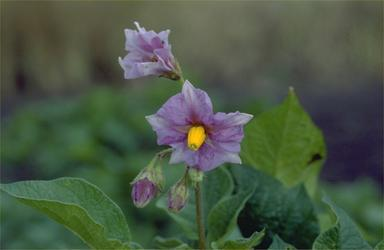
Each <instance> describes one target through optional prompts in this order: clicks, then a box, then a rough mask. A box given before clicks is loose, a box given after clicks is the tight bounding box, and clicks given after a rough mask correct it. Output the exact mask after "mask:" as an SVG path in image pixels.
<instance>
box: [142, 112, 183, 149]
mask: <svg viewBox="0 0 384 250" xmlns="http://www.w3.org/2000/svg"><path fill="white" fill-rule="evenodd" d="M145 118H146V119H147V121H148V122H149V124H150V125H151V126H152V129H153V130H154V131H155V132H156V134H157V144H159V145H170V144H172V143H178V142H182V141H185V139H186V136H187V134H186V132H185V131H188V128H187V127H185V126H177V125H174V124H172V123H171V121H169V120H167V119H164V118H163V117H161V116H159V115H157V114H154V115H150V116H146V117H145Z"/></svg>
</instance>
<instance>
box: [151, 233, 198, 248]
mask: <svg viewBox="0 0 384 250" xmlns="http://www.w3.org/2000/svg"><path fill="white" fill-rule="evenodd" d="M155 243H156V246H157V247H158V248H159V249H192V248H191V247H190V246H188V244H186V243H184V242H182V241H181V240H179V239H176V238H168V239H165V238H163V237H160V236H157V237H156V238H155Z"/></svg>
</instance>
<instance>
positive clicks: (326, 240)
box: [313, 197, 372, 249]
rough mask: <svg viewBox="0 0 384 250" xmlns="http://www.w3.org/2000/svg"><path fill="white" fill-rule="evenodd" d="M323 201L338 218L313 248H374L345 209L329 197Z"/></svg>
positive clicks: (320, 236)
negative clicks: (363, 236)
mask: <svg viewBox="0 0 384 250" xmlns="http://www.w3.org/2000/svg"><path fill="white" fill-rule="evenodd" d="M323 201H324V202H325V203H327V204H328V206H329V207H330V208H331V209H332V211H333V213H334V214H335V215H336V218H337V220H336V224H335V225H334V226H332V227H331V228H329V229H328V230H327V231H325V232H324V233H322V234H320V235H319V236H318V237H317V238H316V240H315V242H314V243H313V249H372V247H371V246H370V245H369V244H368V243H367V242H366V241H365V240H364V239H363V238H362V237H361V234H360V232H359V230H358V229H357V226H356V225H355V223H354V222H353V221H352V219H351V218H350V217H349V216H348V215H347V214H346V213H345V212H344V210H343V209H341V208H339V207H337V206H336V205H335V204H334V203H333V202H332V201H331V200H330V199H329V198H328V197H324V199H323Z"/></svg>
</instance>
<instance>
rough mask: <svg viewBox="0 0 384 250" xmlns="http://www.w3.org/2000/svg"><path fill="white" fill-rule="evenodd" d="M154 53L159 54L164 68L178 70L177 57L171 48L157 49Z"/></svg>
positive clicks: (158, 56)
mask: <svg viewBox="0 0 384 250" xmlns="http://www.w3.org/2000/svg"><path fill="white" fill-rule="evenodd" d="M153 53H154V54H155V55H156V56H157V59H158V60H159V62H160V63H161V64H162V66H163V67H164V69H166V70H168V71H175V70H176V68H175V67H176V63H175V58H174V57H173V55H172V52H171V50H170V49H169V48H162V49H155V50H154V51H153Z"/></svg>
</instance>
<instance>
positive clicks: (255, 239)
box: [211, 230, 265, 250]
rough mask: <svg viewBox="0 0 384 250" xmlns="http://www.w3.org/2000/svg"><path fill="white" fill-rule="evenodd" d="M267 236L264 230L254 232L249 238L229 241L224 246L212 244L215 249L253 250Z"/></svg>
mask: <svg viewBox="0 0 384 250" xmlns="http://www.w3.org/2000/svg"><path fill="white" fill-rule="evenodd" d="M264 235H265V232H264V230H263V231H261V232H254V233H253V234H252V235H251V236H250V237H249V238H239V239H235V240H227V241H225V242H224V243H223V244H222V245H218V244H217V243H216V242H212V244H211V245H212V247H213V248H214V249H238V250H240V249H253V247H256V246H257V245H258V244H260V242H261V241H262V239H263V237H264Z"/></svg>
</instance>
